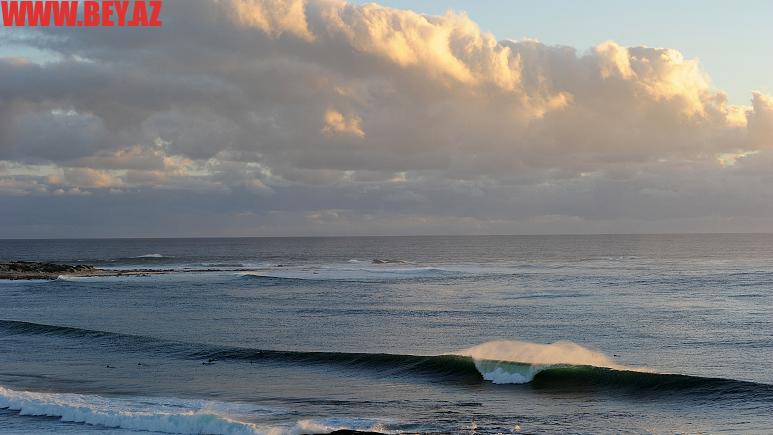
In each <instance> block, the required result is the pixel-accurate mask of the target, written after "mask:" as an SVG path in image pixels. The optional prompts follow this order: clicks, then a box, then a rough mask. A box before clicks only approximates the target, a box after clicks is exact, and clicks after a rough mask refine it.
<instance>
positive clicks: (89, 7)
mask: <svg viewBox="0 0 773 435" xmlns="http://www.w3.org/2000/svg"><path fill="white" fill-rule="evenodd" d="M83 25H84V26H89V27H94V26H98V25H99V2H98V1H96V0H86V1H85V2H83Z"/></svg>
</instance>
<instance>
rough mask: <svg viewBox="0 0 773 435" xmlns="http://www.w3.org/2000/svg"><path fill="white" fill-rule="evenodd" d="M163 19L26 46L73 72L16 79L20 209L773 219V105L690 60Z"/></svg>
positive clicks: (421, 19)
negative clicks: (68, 195)
mask: <svg viewBox="0 0 773 435" xmlns="http://www.w3.org/2000/svg"><path fill="white" fill-rule="evenodd" d="M164 13H165V14H166V15H167V18H168V19H165V20H164V23H165V25H164V28H162V29H143V31H142V32H137V31H128V30H127V29H95V30H94V31H89V32H85V31H81V30H79V29H67V28H38V29H34V30H31V31H30V32H26V33H25V34H24V35H19V36H18V38H16V39H17V42H19V43H23V44H27V45H28V46H30V47H32V48H34V49H37V50H42V51H45V52H47V53H53V55H52V56H51V58H50V59H47V60H46V61H45V62H36V61H35V60H34V59H24V58H23V56H15V57H13V58H3V59H0V162H5V163H2V164H0V195H2V194H3V193H2V192H6V193H7V194H8V195H10V194H11V193H12V194H13V195H15V196H14V197H15V198H16V197H18V196H19V195H29V196H30V197H31V198H44V197H46V196H47V195H49V196H50V195H54V194H55V192H59V191H61V192H72V193H78V192H80V193H84V192H85V193H93V194H94V195H91V196H90V197H89V198H85V197H84V200H89V201H96V200H97V198H102V199H101V200H103V201H107V202H108V203H111V204H113V205H115V204H117V203H118V202H120V201H125V200H127V198H128V197H129V196H131V195H138V197H142V196H143V195H145V196H147V197H151V196H153V195H156V194H158V193H157V192H158V191H160V190H165V191H172V192H176V193H175V194H177V195H180V196H181V197H187V196H185V195H188V194H190V195H194V196H195V195H205V196H206V197H207V198H209V200H208V201H209V202H213V203H217V204H218V207H221V208H223V209H228V210H231V212H233V214H228V215H227V216H241V217H240V218H238V219H236V220H234V221H232V222H234V225H237V224H238V225H245V226H247V227H249V225H256V223H255V222H254V221H252V222H251V223H250V224H248V223H247V222H248V221H250V219H248V218H246V216H256V219H268V221H271V222H272V224H271V225H273V226H274V228H279V227H281V226H282V224H283V223H284V222H287V223H288V225H289V222H294V223H293V226H292V228H293V230H290V229H289V228H290V227H287V228H288V230H287V231H291V232H292V231H296V230H297V231H300V232H302V229H303V228H312V227H314V228H320V226H321V227H326V226H327V227H329V228H342V229H343V230H342V231H349V230H351V231H354V230H353V229H354V228H356V227H357V226H358V225H361V226H362V228H363V229H362V231H363V232H367V231H368V230H367V229H368V228H371V229H373V230H374V231H388V232H399V227H400V225H402V226H403V227H404V228H428V227H430V226H431V222H436V223H438V225H440V226H445V227H447V228H453V229H454V230H458V229H460V228H464V227H465V225H467V226H468V227H469V228H470V231H481V232H486V228H492V231H500V232H501V231H504V232H507V231H506V229H507V228H511V229H512V231H519V230H528V229H529V228H532V229H540V231H541V229H544V228H549V227H550V226H551V225H553V226H554V228H555V231H559V232H560V231H562V228H564V229H567V228H568V229H570V230H572V231H574V230H575V229H577V228H589V229H590V228H592V229H599V228H601V229H602V230H603V225H600V224H598V223H599V222H604V223H605V225H610V226H611V227H614V228H623V227H625V226H626V225H631V228H634V229H635V228H638V227H642V225H641V222H642V221H643V220H651V221H653V222H662V223H663V224H662V225H663V228H665V229H668V228H669V225H671V226H674V225H676V226H678V225H677V224H675V223H674V222H676V221H677V220H679V222H687V221H688V220H689V221H690V222H694V221H693V220H694V219H703V218H707V217H706V216H712V217H717V216H724V217H727V218H728V219H730V220H732V219H735V220H732V222H741V221H743V220H744V219H756V220H757V221H755V222H760V220H764V219H766V218H771V217H773V216H771V215H770V214H769V212H770V211H769V210H768V209H767V208H765V207H763V206H761V205H759V201H760V197H761V196H765V195H766V194H765V193H763V192H760V190H766V189H765V187H764V186H765V182H764V181H765V180H767V178H765V177H768V175H767V173H766V168H767V167H769V166H767V165H768V163H769V162H770V159H771V157H770V154H771V151H770V148H771V145H773V97H771V96H769V95H765V94H762V93H758V92H757V93H753V94H752V95H751V100H750V105H749V106H738V105H733V104H730V103H729V102H728V101H727V97H726V95H725V94H724V93H723V92H722V91H721V90H717V89H714V88H713V87H712V84H711V80H710V77H709V74H708V72H706V71H703V70H702V68H701V65H700V63H699V62H698V61H697V60H694V59H685V58H684V56H683V55H682V54H681V53H680V52H679V51H678V50H676V49H672V48H651V47H641V46H639V47H623V46H621V45H619V44H617V43H615V42H614V41H608V42H605V43H602V44H600V45H598V46H596V47H592V48H590V49H589V50H587V51H582V52H578V51H577V50H576V49H575V48H572V47H565V46H551V45H546V44H543V43H541V42H539V41H536V40H518V41H512V40H502V41H498V40H497V39H496V38H495V37H494V36H493V35H491V34H488V33H486V32H484V31H482V30H481V29H480V28H479V26H478V25H477V24H476V23H475V22H473V21H472V20H471V19H470V18H469V17H467V16H466V15H464V14H463V13H456V12H449V13H447V14H445V15H442V16H427V15H422V14H418V13H415V12H412V11H406V10H399V9H392V8H387V7H383V6H380V5H377V4H368V5H364V6H358V5H353V4H348V3H346V2H344V1H339V0H305V1H304V0H212V1H203V2H186V1H183V0H172V1H168V2H166V3H165V12H164ZM11 168H13V169H11ZM68 189H69V190H68ZM75 189H77V190H75ZM184 192H187V193H184ZM171 194H172V193H170V195H171ZM249 197H251V198H252V200H251V201H249V200H245V199H244V198H249ZM196 198H197V201H200V200H201V198H200V197H198V196H197V197H196ZM258 198H259V199H258ZM323 199H324V200H325V201H327V203H323V201H322V200H323ZM41 200H42V199H41ZM110 201H112V202H110ZM229 201H231V202H232V203H229V204H225V203H228V202H229ZM205 202H207V201H205ZM164 203H168V201H166V202H164ZM84 204H86V203H84ZM237 204H238V206H237ZM300 204H303V206H301V205H300ZM84 207H85V205H84ZM182 209H185V207H182V206H181V207H178V208H176V209H174V210H173V209H172V208H171V207H170V208H169V209H168V213H179V212H180V210H182ZM186 210H187V209H186ZM194 210H195V213H204V211H203V210H202V209H200V208H194ZM85 212H86V211H84V213H85ZM229 213H230V212H229ZM288 214H292V215H293V216H296V219H290V218H288V217H287V215H288ZM279 215H283V216H285V217H284V218H283V219H279V220H276V221H274V220H271V219H269V218H268V217H269V216H279ZM387 215H390V216H392V218H391V219H392V220H391V221H393V222H400V223H401V224H400V225H396V226H390V225H386V224H383V223H378V222H381V219H382V218H381V217H380V216H387ZM313 216H317V218H316V219H312V220H310V219H309V218H310V217H313ZM221 217H222V219H224V221H225V220H228V219H231V218H229V217H226V215H222V216H221ZM117 218H121V216H117ZM731 218H732V219H731ZM158 219H160V220H163V219H162V217H159V218H158ZM213 219H214V218H213ZM691 219H692V220H691ZM339 220H344V221H345V222H346V224H344V225H341V226H336V225H337V224H336V222H337V221H339ZM229 222H231V221H229ZM615 222H617V224H616V223H615ZM620 222H628V224H622V223H620ZM632 222H637V223H636V224H633V223H632ZM712 222H714V221H712ZM127 225H128V224H127ZM304 225H306V226H305V227H304ZM616 225H617V226H616ZM679 225H681V224H679ZM712 225H714V224H712ZM263 227H264V226H263V224H261V228H263ZM657 227H658V226H657V225H656V224H652V225H651V228H657ZM648 228H649V227H648ZM771 228H773V223H772V224H771ZM267 231H268V230H267ZM331 231H333V232H334V231H335V230H333V229H331ZM460 231H461V230H460Z"/></svg>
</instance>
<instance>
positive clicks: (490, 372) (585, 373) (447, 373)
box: [0, 320, 773, 401]
mask: <svg viewBox="0 0 773 435" xmlns="http://www.w3.org/2000/svg"><path fill="white" fill-rule="evenodd" d="M9 334H36V335H39V334H42V335H57V336H65V337H72V338H81V339H84V340H86V341H89V342H90V341H94V340H96V341H99V340H102V341H101V342H100V343H99V345H100V346H114V347H117V348H120V349H121V350H133V351H146V352H156V353H164V354H166V355H168V356H169V357H172V358H180V359H185V360H208V359H212V360H216V361H234V362H236V361H244V362H250V363H260V362H270V363H282V364H286V365H290V366H301V367H302V366H309V365H328V366H336V367H339V368H341V369H344V370H352V371H365V372H371V373H375V374H378V375H379V376H391V377H404V376H414V377H415V376H420V377H425V378H429V379H432V380H433V381H435V382H448V383H462V384H480V383H482V382H491V383H494V384H525V385H524V386H529V387H531V388H535V389H551V390H552V389H559V390H569V391H584V390H588V389H608V390H624V391H627V392H632V393H641V394H648V393H657V394H693V395H699V396H703V395H709V396H712V397H716V398H719V397H728V398H737V399H739V400H749V399H761V400H765V401H773V385H770V384H763V383H756V382H749V381H739V380H734V379H726V378H711V377H700V376H691V375H684V374H671V373H657V372H653V371H647V370H646V369H641V368H631V367H625V366H621V365H618V364H616V363H614V361H612V360H610V359H609V358H608V357H606V356H605V355H604V354H602V353H599V352H595V351H592V350H589V349H586V348H584V347H582V346H579V345H577V344H574V343H571V342H557V343H553V344H539V343H529V342H518V341H495V342H489V343H484V344H482V345H479V346H476V347H473V348H470V349H466V350H463V351H461V352H458V353H455V354H445V355H403V354H386V353H349V352H300V351H285V350H263V349H250V348H242V347H228V346H212V345H205V344H197V343H185V342H177V341H170V340H161V339H157V338H152V337H145V336H136V335H126V334H117V333H112V332H104V331H94V330H88V329H80V328H72V327H65V326H55V325H45V324H38V323H30V322H20V321H13V320H0V335H9ZM498 358H500V359H498ZM501 358H504V359H501ZM519 359H520V361H518V360H519Z"/></svg>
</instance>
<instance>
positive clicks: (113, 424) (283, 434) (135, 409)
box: [0, 386, 388, 435]
mask: <svg viewBox="0 0 773 435" xmlns="http://www.w3.org/2000/svg"><path fill="white" fill-rule="evenodd" d="M2 408H5V409H10V410H12V411H18V412H19V415H23V416H47V417H59V419H60V420H61V421H63V422H71V423H83V424H86V425H90V426H102V427H108V428H115V429H128V430H132V431H135V430H136V431H143V432H144V431H147V432H156V433H158V432H162V433H171V434H203V433H206V434H223V435H241V434H266V435H301V434H308V433H329V432H333V431H337V430H360V431H377V432H382V433H388V431H387V430H385V428H384V425H383V424H382V423H381V422H378V421H375V420H369V419H358V418H322V419H306V420H299V421H293V420H290V421H287V422H286V423H279V424H277V423H276V421H274V423H273V424H271V425H261V424H259V423H250V422H247V421H243V420H248V419H254V418H255V417H260V416H276V415H278V414H285V412H284V411H279V410H276V409H274V408H266V407H260V406H256V405H252V404H247V403H233V402H231V403H228V402H217V401H208V400H189V399H178V398H150V397H134V398H108V397H102V396H97V395H89V394H72V393H38V392H30V391H17V390H12V389H8V388H5V387H2V386H0V409H2Z"/></svg>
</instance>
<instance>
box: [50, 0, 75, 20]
mask: <svg viewBox="0 0 773 435" xmlns="http://www.w3.org/2000/svg"><path fill="white" fill-rule="evenodd" d="M51 7H52V12H53V15H54V25H55V26H74V25H75V20H76V18H78V2H77V1H62V2H53V4H52V6H51Z"/></svg>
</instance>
